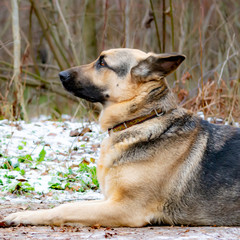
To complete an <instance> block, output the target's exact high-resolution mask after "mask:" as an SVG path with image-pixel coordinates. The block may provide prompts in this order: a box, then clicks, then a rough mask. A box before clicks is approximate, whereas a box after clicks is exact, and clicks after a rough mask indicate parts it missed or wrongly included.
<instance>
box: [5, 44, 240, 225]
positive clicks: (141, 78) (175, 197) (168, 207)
mask: <svg viewBox="0 0 240 240" xmlns="http://www.w3.org/2000/svg"><path fill="white" fill-rule="evenodd" d="M184 59H185V56H184V55H181V54H177V53H173V54H154V53H145V52H143V51H140V50H137V49H126V48H123V49H122V48H120V49H111V50H107V51H103V52H102V53H101V55H100V56H99V58H98V59H97V60H96V61H94V62H92V63H90V64H88V65H83V66H79V67H73V68H71V69H68V70H65V71H62V72H60V74H59V76H60V80H61V81H62V84H63V86H64V88H65V89H66V90H68V91H69V92H71V93H73V94H74V95H75V96H77V97H80V98H83V99H85V100H88V101H90V102H99V103H101V104H102V106H103V107H102V111H101V114H100V120H99V121H100V125H101V128H102V129H103V130H104V131H108V133H109V136H108V137H106V138H105V139H104V140H103V142H102V144H101V153H100V159H99V160H98V163H97V164H98V167H97V174H98V180H99V183H100V186H101V191H102V193H103V195H104V199H103V200H96V201H83V202H77V203H68V204H63V205H60V206H57V207H55V208H53V209H49V210H38V211H26V212H18V213H13V214H11V215H9V216H7V217H6V218H5V222H6V223H7V224H9V225H18V224H31V225H57V226H59V225H62V224H81V225H83V226H93V225H96V224H98V225H100V226H106V227H120V226H125V227H142V226H145V225H148V224H170V225H182V224H183V225H194V226H200V225H216V226H224V225H225V226H226V225H228V226H229V225H232V226H233V225H235V226H237V225H240V129H239V128H234V127H230V126H219V125H214V124H210V123H209V122H207V121H205V120H202V119H201V118H199V117H198V116H196V115H194V114H193V113H192V112H190V111H188V110H185V109H183V108H181V107H179V106H178V104H177V101H176V100H175V98H174V95H173V93H172V91H171V90H170V88H169V86H168V84H167V81H166V79H165V77H166V76H167V75H168V74H170V73H171V72H173V71H174V70H175V69H176V68H177V67H178V66H179V65H180V64H181V63H182V62H183V61H184Z"/></svg>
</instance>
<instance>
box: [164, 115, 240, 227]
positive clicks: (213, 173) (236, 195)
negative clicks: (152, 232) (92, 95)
mask: <svg viewBox="0 0 240 240" xmlns="http://www.w3.org/2000/svg"><path fill="white" fill-rule="evenodd" d="M199 124H200V131H199V134H198V138H207V144H206V145H205V146H206V148H205V151H204V154H203V157H202V160H201V162H200V163H199V167H198V170H197V172H196V174H195V177H193V178H192V179H190V180H189V182H188V183H187V187H186V188H185V190H184V191H183V192H181V196H178V197H176V195H175V193H173V194H172V197H171V198H170V199H169V201H167V203H166V204H165V207H164V209H165V210H164V211H165V213H166V215H167V216H169V217H170V218H171V219H172V221H173V222H175V223H177V224H191V225H218V226H220V225H240V129H239V128H233V127H230V126H220V125H214V124H210V123H208V122H207V121H204V120H201V121H200V122H199ZM193 151H194V149H193ZM167 219H168V217H167ZM167 221H168V220H167Z"/></svg>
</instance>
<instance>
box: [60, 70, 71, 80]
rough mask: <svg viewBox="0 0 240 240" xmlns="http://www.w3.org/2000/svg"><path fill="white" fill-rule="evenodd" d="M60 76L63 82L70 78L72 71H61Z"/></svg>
mask: <svg viewBox="0 0 240 240" xmlns="http://www.w3.org/2000/svg"><path fill="white" fill-rule="evenodd" d="M59 78H60V80H61V81H62V82H64V81H66V80H68V79H69V78H70V73H69V72H68V71H67V70H66V71H62V72H60V73H59Z"/></svg>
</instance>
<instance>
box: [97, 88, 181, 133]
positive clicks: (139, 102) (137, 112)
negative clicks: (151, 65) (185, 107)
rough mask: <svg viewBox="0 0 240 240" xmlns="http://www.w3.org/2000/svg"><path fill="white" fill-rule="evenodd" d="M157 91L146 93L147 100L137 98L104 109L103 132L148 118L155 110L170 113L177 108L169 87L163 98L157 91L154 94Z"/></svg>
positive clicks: (101, 116)
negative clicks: (142, 117)
mask: <svg viewBox="0 0 240 240" xmlns="http://www.w3.org/2000/svg"><path fill="white" fill-rule="evenodd" d="M155 89H157V88H155ZM155 89H152V90H151V92H149V93H146V97H145V98H143V97H142V96H137V97H136V98H135V99H134V101H133V100H131V101H124V102H121V103H115V104H112V105H109V106H106V107H104V108H103V110H102V112H101V114H100V118H99V122H100V125H101V128H102V130H103V131H107V130H108V129H111V128H113V127H114V126H116V125H118V124H121V123H123V122H126V121H129V120H132V119H135V118H139V117H141V116H146V115H148V114H149V113H150V112H151V111H153V110H154V109H157V110H159V109H161V111H162V112H170V111H171V110H173V109H176V108H177V102H176V99H175V97H174V95H173V93H172V92H171V90H170V89H169V88H168V87H167V91H165V93H164V96H161V94H159V92H157V91H156V92H154V90H155ZM154 95H155V96H154ZM156 96H157V97H156ZM157 98H158V99H157ZM143 99H144V101H143Z"/></svg>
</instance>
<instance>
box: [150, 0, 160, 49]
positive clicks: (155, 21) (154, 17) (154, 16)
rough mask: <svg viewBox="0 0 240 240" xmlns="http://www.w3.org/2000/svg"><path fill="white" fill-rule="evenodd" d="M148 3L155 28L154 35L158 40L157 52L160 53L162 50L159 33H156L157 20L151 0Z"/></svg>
mask: <svg viewBox="0 0 240 240" xmlns="http://www.w3.org/2000/svg"><path fill="white" fill-rule="evenodd" d="M149 1H150V5H151V9H152V13H153V19H154V23H155V28H156V34H157V40H158V48H159V52H160V53H161V52H162V48H161V40H160V35H159V31H158V24H157V19H156V15H155V11H154V7H153V3H152V0H149Z"/></svg>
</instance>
